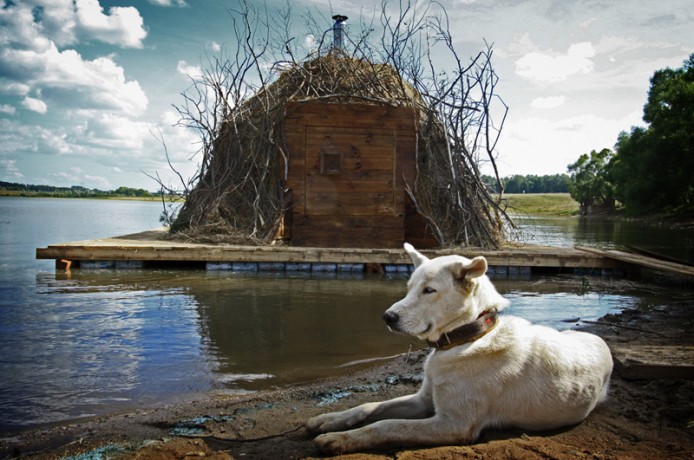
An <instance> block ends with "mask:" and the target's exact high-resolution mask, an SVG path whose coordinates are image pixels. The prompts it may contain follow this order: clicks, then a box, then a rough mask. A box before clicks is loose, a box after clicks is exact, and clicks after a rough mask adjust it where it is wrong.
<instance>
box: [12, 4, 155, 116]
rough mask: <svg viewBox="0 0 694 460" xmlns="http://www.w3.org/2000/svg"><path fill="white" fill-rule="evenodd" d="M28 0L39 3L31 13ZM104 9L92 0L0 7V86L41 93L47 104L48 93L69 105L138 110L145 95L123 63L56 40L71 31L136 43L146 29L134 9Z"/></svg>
mask: <svg viewBox="0 0 694 460" xmlns="http://www.w3.org/2000/svg"><path fill="white" fill-rule="evenodd" d="M32 3H35V6H37V7H41V8H43V9H42V10H40V11H42V12H41V13H37V14H36V19H35V17H34V14H33V13H32V6H34V5H32ZM75 10H76V11H75ZM109 12H110V13H111V14H110V15H108V16H107V15H104V14H103V12H102V10H101V7H100V6H99V4H98V2H96V0H78V1H77V2H76V4H75V6H74V7H73V5H72V1H71V0H55V1H52V2H48V1H46V0H39V1H35V2H22V3H20V4H14V5H12V6H10V7H7V8H0V25H2V26H3V27H2V28H0V30H1V31H0V43H2V44H3V45H4V46H3V47H2V48H0V79H2V80H3V81H2V90H3V92H4V93H5V94H8V95H20V96H27V95H28V94H29V93H31V92H33V93H34V94H40V93H43V97H42V98H41V100H43V101H44V103H47V104H50V103H51V98H54V99H57V100H60V101H62V102H67V103H68V105H71V106H73V107H76V106H79V107H90V108H93V107H98V108H104V109H110V110H117V111H123V112H127V113H129V114H131V115H134V116H137V115H140V114H142V113H144V111H145V110H146V108H147V105H148V100H147V96H146V95H145V93H144V91H143V90H142V89H141V87H140V85H139V83H138V82H137V81H127V80H126V78H125V72H124V70H123V68H122V67H120V66H119V65H117V64H116V63H115V62H114V61H113V59H112V58H111V57H97V58H95V59H93V60H86V59H84V58H83V57H82V56H81V55H80V53H78V52H77V51H76V50H74V49H65V50H60V49H59V48H58V46H57V43H69V42H73V41H74V40H76V37H77V35H80V36H86V37H87V38H97V39H100V40H102V41H106V42H114V43H115V44H118V45H120V46H134V47H139V46H141V42H140V40H141V39H142V38H144V35H145V34H146V32H145V30H144V29H143V28H142V27H143V25H142V18H141V17H140V16H139V13H138V12H137V10H135V9H134V8H111V9H110V10H109ZM58 21H62V22H63V23H64V25H65V27H64V28H66V29H71V32H69V33H68V32H65V31H63V32H58V31H59V30H62V29H60V28H58V27H57V26H55V23H56V22H58ZM138 28H140V29H141V30H140V32H137V29H138ZM54 38H55V39H56V40H57V41H54V40H53V39H54ZM2 77H4V79H3V78H2ZM31 107H33V108H34V109H35V108H36V107H37V106H36V104H33V105H31Z"/></svg>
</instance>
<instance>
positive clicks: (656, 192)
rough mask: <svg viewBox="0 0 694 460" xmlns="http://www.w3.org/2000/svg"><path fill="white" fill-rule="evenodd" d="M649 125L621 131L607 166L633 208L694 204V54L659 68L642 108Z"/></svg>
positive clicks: (641, 210) (647, 209)
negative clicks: (673, 66) (675, 64)
mask: <svg viewBox="0 0 694 460" xmlns="http://www.w3.org/2000/svg"><path fill="white" fill-rule="evenodd" d="M643 120H644V121H645V122H646V123H647V124H648V127H646V128H641V127H632V129H631V132H629V133H626V132H622V133H621V134H620V135H619V138H618V140H617V144H616V146H615V149H616V153H617V154H616V156H615V157H614V158H612V160H611V162H610V165H609V170H610V175H611V177H612V180H613V181H614V183H615V186H616V195H617V198H618V199H619V200H620V201H621V202H622V204H623V205H624V207H625V210H626V211H627V212H629V213H632V214H643V213H646V212H653V211H663V210H666V211H668V210H669V211H680V212H691V211H692V210H694V176H693V175H692V171H694V129H692V127H693V126H694V54H692V55H690V56H689V58H688V59H687V60H686V61H685V62H684V65H683V66H682V68H680V69H675V70H673V69H669V68H668V69H663V70H658V71H656V72H655V73H654V74H653V76H652V77H651V80H650V89H649V92H648V99H647V102H646V104H645V106H644V108H643Z"/></svg>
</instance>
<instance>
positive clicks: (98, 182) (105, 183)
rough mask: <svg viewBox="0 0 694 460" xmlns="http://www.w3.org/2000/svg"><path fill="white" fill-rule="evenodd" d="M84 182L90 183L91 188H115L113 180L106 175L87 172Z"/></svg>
mask: <svg viewBox="0 0 694 460" xmlns="http://www.w3.org/2000/svg"><path fill="white" fill-rule="evenodd" d="M82 183H85V184H89V187H90V188H98V189H100V190H111V189H112V188H113V187H112V185H111V182H110V181H109V180H108V179H106V178H105V177H103V176H93V175H91V174H85V175H84V181H82Z"/></svg>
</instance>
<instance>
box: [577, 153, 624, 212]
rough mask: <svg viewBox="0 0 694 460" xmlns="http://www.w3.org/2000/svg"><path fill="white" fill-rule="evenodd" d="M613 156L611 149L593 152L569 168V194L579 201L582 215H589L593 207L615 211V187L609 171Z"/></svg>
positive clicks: (583, 156) (582, 156)
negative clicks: (608, 166)
mask: <svg viewBox="0 0 694 460" xmlns="http://www.w3.org/2000/svg"><path fill="white" fill-rule="evenodd" d="M613 155H614V153H613V152H612V150H610V149H602V150H601V151H599V152H596V151H595V150H593V151H591V152H590V154H587V153H584V154H583V155H581V156H580V157H579V158H578V160H577V161H576V162H575V163H572V164H570V165H569V166H568V170H569V183H568V188H569V193H570V194H571V197H572V198H573V199H574V200H576V201H578V203H579V205H580V212H581V214H587V213H589V212H590V209H591V207H593V206H600V207H601V208H603V209H605V208H606V209H607V210H612V209H614V203H615V199H614V186H613V185H612V182H611V181H610V175H609V171H608V169H607V165H608V163H609V161H610V159H611V158H612V157H613Z"/></svg>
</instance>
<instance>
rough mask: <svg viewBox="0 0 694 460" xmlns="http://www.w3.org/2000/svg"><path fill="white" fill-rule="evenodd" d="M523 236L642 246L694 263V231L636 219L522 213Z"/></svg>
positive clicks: (545, 241)
mask: <svg viewBox="0 0 694 460" xmlns="http://www.w3.org/2000/svg"><path fill="white" fill-rule="evenodd" d="M517 222H518V224H519V225H520V228H521V235H520V239H521V240H522V241H524V242H527V243H531V244H538V245H546V246H563V247H571V246H574V245H575V246H581V245H583V246H599V247H604V248H613V249H622V250H623V249H628V248H629V247H634V246H635V247H640V248H644V249H647V250H650V251H653V252H656V253H659V254H663V255H666V256H669V257H675V258H679V259H681V260H684V261H688V262H690V263H694V232H691V231H689V230H686V229H684V228H676V227H671V226H660V225H656V224H651V223H645V222H641V221H635V220H623V219H612V218H608V217H591V218H565V217H562V218H559V217H556V218H551V217H521V218H518V219H517Z"/></svg>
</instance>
